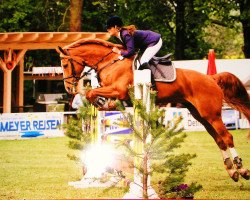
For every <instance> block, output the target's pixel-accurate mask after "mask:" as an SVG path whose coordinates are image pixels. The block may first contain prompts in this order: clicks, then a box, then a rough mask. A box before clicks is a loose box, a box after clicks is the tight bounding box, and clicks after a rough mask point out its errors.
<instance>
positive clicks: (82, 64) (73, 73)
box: [63, 49, 119, 86]
mask: <svg viewBox="0 0 250 200" xmlns="http://www.w3.org/2000/svg"><path fill="white" fill-rule="evenodd" d="M65 50H66V52H67V54H68V56H69V57H70V58H69V62H70V64H71V68H72V75H70V76H68V77H65V78H63V81H65V82H67V83H69V84H71V85H73V86H77V84H78V82H79V80H81V79H82V78H83V77H84V76H86V75H87V74H89V72H90V71H91V70H92V69H94V70H95V71H96V72H97V75H98V74H99V73H100V72H101V71H102V70H103V69H104V68H106V67H108V66H110V65H112V64H114V63H115V62H117V61H118V60H119V59H116V60H112V61H111V62H109V63H108V64H106V65H105V66H103V67H102V68H101V69H100V70H98V64H99V63H101V62H102V61H103V60H104V59H105V58H106V57H108V56H109V55H110V54H111V53H113V51H110V52H109V53H107V54H106V55H104V56H103V57H102V58H101V59H100V60H98V61H97V62H96V63H95V64H94V65H92V66H89V67H90V69H89V70H88V71H87V72H84V73H83V74H82V75H81V76H80V77H78V76H76V71H75V66H74V63H73V61H74V62H76V63H77V64H79V65H81V66H82V67H85V66H86V65H85V64H86V63H85V62H84V61H83V63H80V62H78V61H76V60H74V59H73V58H71V56H70V53H69V52H68V50H67V49H65ZM98 76H99V75H98ZM70 78H74V81H73V82H70V81H67V79H70ZM98 80H99V78H98Z"/></svg>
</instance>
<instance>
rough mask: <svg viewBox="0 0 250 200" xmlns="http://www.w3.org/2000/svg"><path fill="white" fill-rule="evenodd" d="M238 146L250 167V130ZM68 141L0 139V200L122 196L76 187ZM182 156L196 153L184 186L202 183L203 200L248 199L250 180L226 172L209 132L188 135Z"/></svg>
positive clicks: (78, 173)
mask: <svg viewBox="0 0 250 200" xmlns="http://www.w3.org/2000/svg"><path fill="white" fill-rule="evenodd" d="M233 135H234V139H235V146H236V149H237V150H238V153H239V155H240V156H241V157H242V159H243V164H244V166H246V167H248V168H250V154H249V153H250V140H248V139H247V131H245V130H240V131H233ZM67 142H68V139H67V138H50V139H31V140H12V141H0V199H65V198H67V199H77V198H78V199H79V198H122V197H123V195H124V193H123V190H122V189H120V188H116V189H112V190H110V191H108V193H104V192H103V190H102V189H96V188H94V189H74V188H73V187H71V186H68V182H69V181H77V180H79V179H81V169H80V167H79V166H78V165H77V164H76V163H75V162H73V161H70V160H69V159H68V158H67V153H69V151H70V150H69V149H68V147H67ZM178 151H179V152H186V153H196V155H197V157H196V158H195V159H193V160H192V163H193V164H192V166H191V167H190V170H189V172H188V174H187V177H186V182H187V183H190V182H198V183H199V184H201V185H202V186H203V189H202V190H201V191H199V192H197V193H196V194H195V198H199V199H216V198H217V199H250V180H248V181H247V180H245V179H243V178H240V180H239V182H237V183H235V182H234V181H233V180H231V179H230V178H229V176H228V174H227V172H226V170H225V169H224V166H223V162H222V157H221V153H220V151H219V149H218V148H217V146H216V144H215V142H214V141H213V139H212V138H211V137H210V136H209V135H208V134H207V133H205V132H191V133H188V137H187V138H186V141H185V145H183V147H182V148H181V149H180V150H178Z"/></svg>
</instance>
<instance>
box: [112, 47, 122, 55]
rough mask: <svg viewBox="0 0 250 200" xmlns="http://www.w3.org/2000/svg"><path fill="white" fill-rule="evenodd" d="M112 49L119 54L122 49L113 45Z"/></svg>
mask: <svg viewBox="0 0 250 200" xmlns="http://www.w3.org/2000/svg"><path fill="white" fill-rule="evenodd" d="M112 51H113V52H115V53H117V54H121V51H120V50H119V49H118V48H117V47H113V49H112Z"/></svg>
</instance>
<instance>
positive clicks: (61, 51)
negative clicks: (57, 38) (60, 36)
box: [56, 46, 67, 56]
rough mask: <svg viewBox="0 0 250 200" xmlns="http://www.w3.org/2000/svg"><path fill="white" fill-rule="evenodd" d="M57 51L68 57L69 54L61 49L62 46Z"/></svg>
mask: <svg viewBox="0 0 250 200" xmlns="http://www.w3.org/2000/svg"><path fill="white" fill-rule="evenodd" d="M56 51H57V52H58V53H62V54H63V55H65V56H66V55H67V53H66V52H65V51H64V50H63V48H62V47H60V46H58V48H56Z"/></svg>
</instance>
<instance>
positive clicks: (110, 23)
mask: <svg viewBox="0 0 250 200" xmlns="http://www.w3.org/2000/svg"><path fill="white" fill-rule="evenodd" d="M115 26H118V27H122V26H123V22H122V20H121V18H120V17H118V16H112V17H110V18H109V19H108V20H107V24H106V29H109V28H111V27H115Z"/></svg>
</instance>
